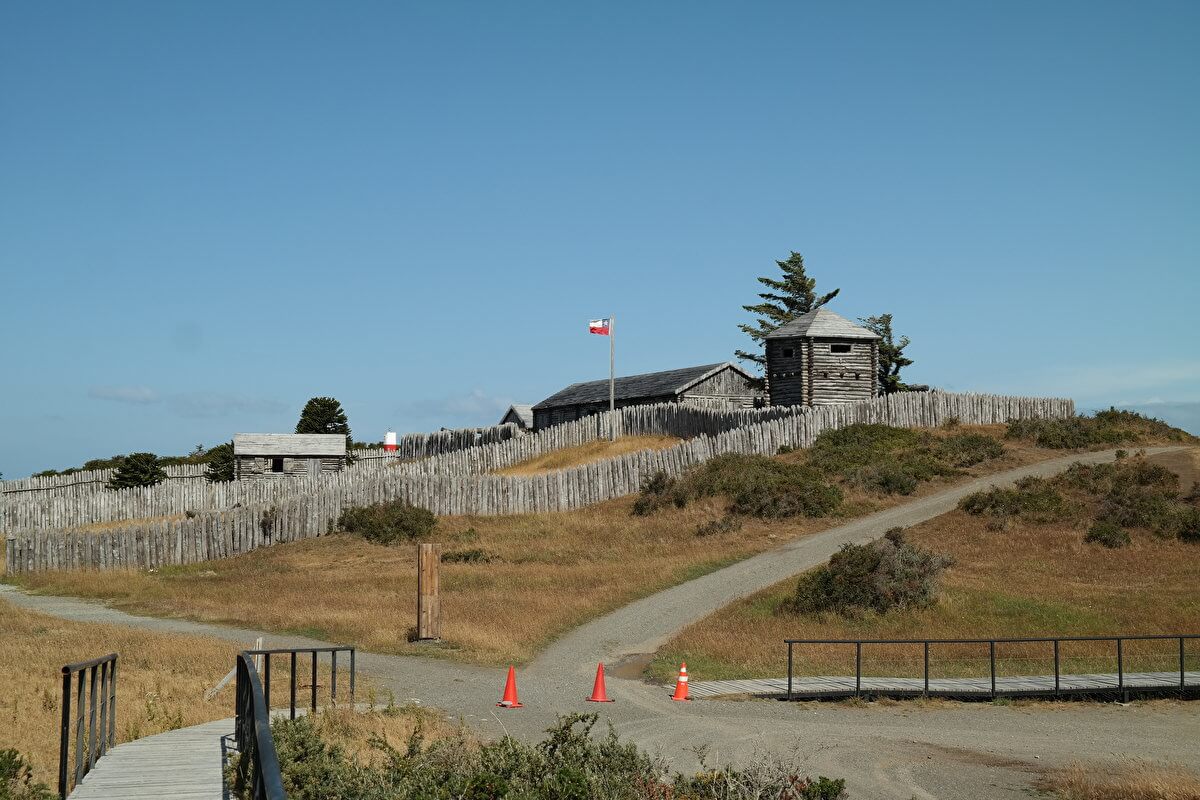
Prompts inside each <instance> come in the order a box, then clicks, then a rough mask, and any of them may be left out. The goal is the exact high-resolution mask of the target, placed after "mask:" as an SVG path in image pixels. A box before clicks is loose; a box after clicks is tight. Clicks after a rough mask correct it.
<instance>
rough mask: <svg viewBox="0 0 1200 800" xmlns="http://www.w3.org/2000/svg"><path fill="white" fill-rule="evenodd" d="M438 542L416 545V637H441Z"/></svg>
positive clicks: (440, 553)
mask: <svg viewBox="0 0 1200 800" xmlns="http://www.w3.org/2000/svg"><path fill="white" fill-rule="evenodd" d="M441 563H442V546H441V545H440V544H419V545H417V639H419V640H429V639H440V638H442V602H441V599H440V598H439V597H438V588H439V580H438V567H439V565H440V564H441Z"/></svg>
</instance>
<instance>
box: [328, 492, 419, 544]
mask: <svg viewBox="0 0 1200 800" xmlns="http://www.w3.org/2000/svg"><path fill="white" fill-rule="evenodd" d="M436 524H437V517H435V516H434V515H433V512H431V511H428V510H426V509H424V508H419V507H417V506H414V505H410V504H409V503H407V502H405V501H404V500H393V501H392V502H389V503H379V504H377V505H373V506H363V507H361V508H347V509H345V510H344V511H342V515H341V516H340V517H338V527H339V528H341V529H342V530H344V531H346V532H348V533H357V534H358V535H359V536H362V537H363V538H364V539H367V540H368V541H372V542H375V543H377V544H397V543H399V542H405V541H411V540H413V539H420V538H421V537H423V536H427V535H428V534H429V533H430V532H431V531H432V530H433V528H434V525H436Z"/></svg>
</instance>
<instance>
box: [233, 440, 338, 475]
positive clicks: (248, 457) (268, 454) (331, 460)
mask: <svg viewBox="0 0 1200 800" xmlns="http://www.w3.org/2000/svg"><path fill="white" fill-rule="evenodd" d="M233 457H234V463H235V465H236V471H235V473H234V477H235V478H236V479H237V480H261V479H268V480H269V479H272V478H294V477H303V476H308V477H316V476H317V475H320V474H321V473H324V472H340V471H341V470H342V469H343V468H344V467H345V466H346V437H345V435H344V434H340V433H238V434H235V435H234V437H233Z"/></svg>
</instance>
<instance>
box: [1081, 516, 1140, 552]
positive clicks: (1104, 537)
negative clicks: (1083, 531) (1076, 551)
mask: <svg viewBox="0 0 1200 800" xmlns="http://www.w3.org/2000/svg"><path fill="white" fill-rule="evenodd" d="M1083 539H1084V541H1085V542H1092V543H1093V544H1102V545H1104V546H1105V547H1112V548H1116V547H1125V546H1126V545H1127V544H1129V542H1130V539H1129V532H1128V531H1126V530H1125V529H1124V528H1122V527H1121V526H1120V525H1118V524H1116V523H1115V522H1109V521H1107V520H1100V521H1099V522H1097V523H1096V524H1095V525H1093V526H1092V527H1091V528H1089V529H1088V532H1087V536H1085V537H1083Z"/></svg>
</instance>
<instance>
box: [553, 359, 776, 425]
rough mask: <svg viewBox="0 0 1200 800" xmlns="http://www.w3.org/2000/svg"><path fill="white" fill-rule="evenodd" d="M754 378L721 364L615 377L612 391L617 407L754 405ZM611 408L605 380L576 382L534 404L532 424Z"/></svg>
mask: <svg viewBox="0 0 1200 800" xmlns="http://www.w3.org/2000/svg"><path fill="white" fill-rule="evenodd" d="M753 381H754V377H753V376H752V375H750V373H748V372H746V371H745V370H744V369H742V368H741V367H739V366H737V365H736V364H731V363H729V362H723V363H719V364H704V365H702V366H699V367H687V368H684V369H671V370H667V371H665V372H648V373H646V374H644V375H629V376H627V377H624V378H617V379H616V381H615V386H614V393H615V398H616V406H617V408H624V407H625V406H636V405H648V404H650V403H688V404H691V405H702V406H709V407H715V408H750V407H752V406H753V405H754V399H755V390H754V384H753ZM607 410H608V379H607V378H605V379H603V380H598V381H588V382H586V383H573V384H571V385H570V386H568V387H567V388H565V389H563V390H562V391H560V392H558V393H556V394H552V395H550V396H549V397H547V398H546V399H545V400H543V401H542V402H540V403H538V404H537V405H535V406H534V407H533V426H534V428H535V429H536V430H542V429H543V428H548V427H549V426H551V425H558V424H559V423H562V422H570V421H571V420H576V419H580V418H582V417H587V416H590V415H592V414H599V413H602V412H604V411H607Z"/></svg>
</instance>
